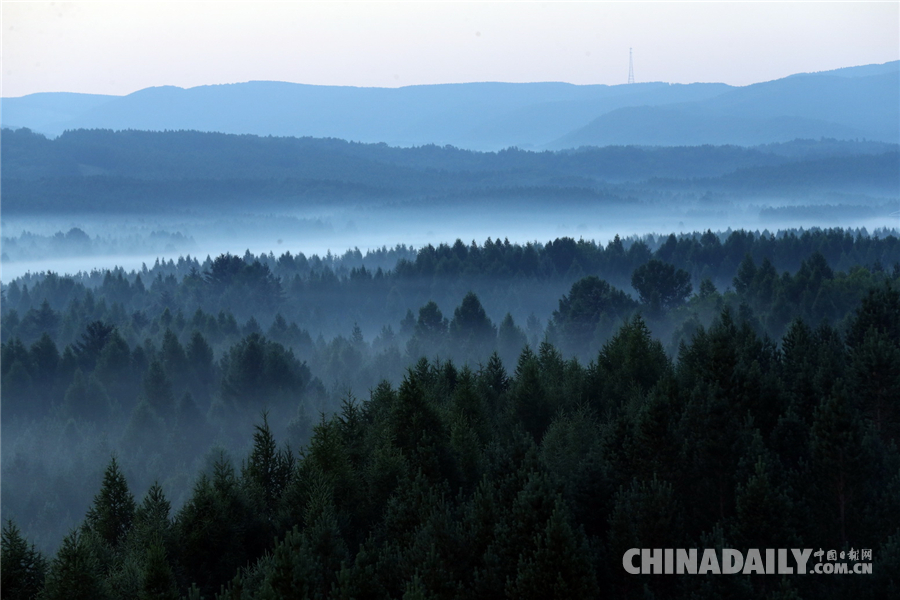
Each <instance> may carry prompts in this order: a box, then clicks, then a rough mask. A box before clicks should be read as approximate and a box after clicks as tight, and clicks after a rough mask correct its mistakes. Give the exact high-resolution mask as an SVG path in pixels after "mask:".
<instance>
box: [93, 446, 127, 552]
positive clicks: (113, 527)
mask: <svg viewBox="0 0 900 600" xmlns="http://www.w3.org/2000/svg"><path fill="white" fill-rule="evenodd" d="M134 508H135V505H134V496H132V495H131V492H130V491H128V483H127V482H126V481H125V476H124V475H123V474H122V472H121V471H120V470H119V464H118V462H117V461H116V458H115V457H113V458H112V460H110V462H109V466H108V467H106V471H105V472H104V474H103V483H102V485H101V486H100V492H99V493H98V494H97V496H95V497H94V504H93V506H91V509H90V510H89V511H88V513H87V515H86V516H85V519H84V530H85V531H86V532H92V533H94V534H96V536H97V537H98V538H99V539H100V540H102V541H103V542H105V543H107V544H109V545H110V546H111V547H112V548H117V547H118V546H119V545H121V544H122V543H124V542H125V536H126V535H128V532H129V531H130V530H131V526H132V523H133V520H134Z"/></svg>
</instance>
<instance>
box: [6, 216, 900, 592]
mask: <svg viewBox="0 0 900 600" xmlns="http://www.w3.org/2000/svg"><path fill="white" fill-rule="evenodd" d="M898 290H900V240H898V237H897V235H896V233H895V232H879V233H878V235H869V234H867V233H865V232H850V231H842V230H815V231H806V232H799V231H789V232H783V233H779V234H778V235H770V234H758V233H749V232H744V231H737V232H726V233H719V234H716V233H713V232H711V231H708V232H706V233H695V234H685V235H680V236H676V235H671V236H648V237H646V238H643V239H637V238H629V239H625V240H622V239H620V238H618V237H617V238H616V239H614V240H613V241H612V242H610V243H609V244H607V245H605V246H603V245H598V244H596V243H593V242H586V241H583V240H581V241H576V240H573V239H571V238H559V239H555V240H553V241H552V242H548V243H546V244H527V245H519V244H510V243H508V242H500V241H496V240H490V239H489V240H486V241H485V242H484V243H481V244H476V243H474V242H473V243H471V244H467V243H463V242H462V241H458V242H457V243H456V244H453V245H439V246H437V247H433V246H428V247H425V248H422V249H419V250H418V251H415V252H414V251H411V250H410V249H408V248H406V247H399V246H398V247H396V248H394V249H388V248H384V249H382V250H380V251H373V252H369V253H367V254H365V255H363V254H362V253H360V252H359V251H354V252H348V253H346V254H344V255H342V256H339V257H338V256H332V255H329V256H326V257H319V256H309V257H307V256H305V255H302V254H296V255H295V254H291V253H289V252H284V253H283V254H282V255H281V256H278V257H276V256H275V255H274V254H268V255H259V256H254V255H252V254H250V253H248V254H247V255H245V256H243V257H237V256H233V255H221V256H218V257H217V258H215V259H213V258H209V259H206V260H204V261H199V260H195V259H192V258H184V259H182V260H180V261H177V262H174V261H173V262H160V263H159V264H157V265H154V266H152V267H150V268H147V269H146V270H143V271H139V272H130V273H126V272H124V271H122V270H115V271H106V272H101V271H96V272H94V273H91V274H85V275H82V276H79V277H62V276H58V275H54V274H41V275H32V276H29V277H27V278H22V279H20V280H18V281H16V282H14V283H12V284H11V285H9V286H8V287H5V288H4V297H3V314H2V327H0V331H2V336H3V341H2V356H0V365H2V388H3V406H2V411H3V412H2V417H3V418H2V426H3V437H2V444H3V448H2V450H3V453H2V457H3V483H4V485H3V488H2V494H3V497H2V503H3V514H4V519H7V518H10V519H12V521H9V522H6V524H5V525H4V529H3V548H2V551H3V561H2V565H3V567H2V573H3V582H2V588H3V597H4V598H6V597H11V598H30V597H35V594H37V593H38V592H40V593H41V594H42V595H41V597H42V598H136V597H137V598H150V597H153V598H179V597H185V596H186V597H188V598H200V597H205V598H209V599H211V598H216V597H218V598H223V599H224V598H294V597H310V598H312V597H318V598H326V597H333V598H351V597H355V598H406V597H409V598H431V597H435V598H488V597H504V596H506V597H535V598H537V597H540V598H548V597H559V598H589V597H606V596H611V597H616V598H633V597H648V596H651V597H673V596H675V597H691V596H693V597H724V596H727V597H746V598H756V597H771V598H782V597H796V596H800V597H806V596H810V597H823V598H843V597H847V596H848V595H850V594H853V595H855V596H859V597H864V598H883V597H889V596H891V595H892V594H894V593H896V592H897V586H898V584H900V579H898V575H897V572H896V565H897V564H900V520H898V517H897V515H898V514H900V454H898V452H897V435H898V432H900V414H898V411H897V406H896V399H897V398H898V397H900V293H898ZM32 542H34V543H35V544H36V546H31V545H30V544H31V543H32ZM633 547H637V548H657V547H664V548H672V547H675V548H685V547H696V548H720V547H733V548H740V549H746V548H791V547H797V548H807V547H809V548H812V547H814V548H819V547H823V548H825V549H836V550H841V549H849V548H850V547H854V548H868V549H872V550H873V553H874V567H873V575H872V576H870V577H869V576H867V577H857V578H852V577H851V578H847V577H838V576H835V577H824V576H818V577H815V576H809V577H777V578H776V577H774V576H755V575H754V576H731V577H723V578H709V577H679V578H676V579H672V578H666V577H646V578H645V577H643V576H631V575H628V574H627V573H625V572H624V571H623V569H622V568H621V560H622V554H623V552H624V551H625V550H626V549H628V548H633Z"/></svg>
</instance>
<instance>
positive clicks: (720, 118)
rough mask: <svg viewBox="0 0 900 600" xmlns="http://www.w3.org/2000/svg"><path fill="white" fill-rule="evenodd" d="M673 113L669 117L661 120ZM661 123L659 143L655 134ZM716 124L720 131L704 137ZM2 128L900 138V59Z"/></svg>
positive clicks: (203, 95) (418, 92) (213, 105)
mask: <svg viewBox="0 0 900 600" xmlns="http://www.w3.org/2000/svg"><path fill="white" fill-rule="evenodd" d="M663 110H665V111H668V112H667V113H666V115H667V120H660V115H661V114H662V112H663ZM650 124H653V127H654V129H655V133H654V134H653V135H652V136H648V135H647V134H646V132H645V130H646V129H647V127H649V126H650ZM715 124H718V126H719V129H717V130H716V131H712V132H710V133H707V134H704V135H700V134H699V132H702V131H703V130H709V129H710V127H711V126H712V125H715ZM2 125H3V127H7V128H9V127H13V128H15V127H28V128H30V129H32V130H34V131H36V132H39V133H43V134H45V135H48V136H50V137H55V136H58V135H59V134H61V133H62V132H63V131H66V130H73V129H113V130H125V129H137V130H148V131H164V130H197V131H210V132H221V133H238V134H242V133H247V134H254V135H263V136H265V135H276V136H289V137H304V136H310V137H334V138H340V139H347V140H354V141H360V142H366V143H377V142H384V143H387V144H390V145H395V146H407V147H408V146H417V145H424V144H437V145H453V146H456V147H459V148H465V149H470V150H482V151H494V150H499V149H502V148H507V147H513V146H515V147H521V148H525V149H565V148H573V147H578V146H579V145H608V144H614V145H632V144H638V145H642V144H648V143H653V144H661V145H685V144H695V143H700V144H704V143H716V144H721V143H724V144H739V145H754V144H762V143H777V142H783V141H787V140H789V139H793V138H797V137H804V138H813V139H817V138H837V139H856V138H865V139H872V140H877V141H883V142H889V143H897V142H900V61H893V62H890V63H884V64H882V65H862V66H858V67H847V68H843V69H837V70H832V71H824V72H818V73H798V74H795V75H791V76H788V77H785V78H781V79H776V80H772V81H769V82H761V83H757V84H752V85H749V86H742V87H735V86H729V85H726V84H722V83H693V84H668V83H664V82H647V83H638V84H621V85H600V84H598V85H583V86H580V85H574V84H569V83H562V82H537V83H504V82H478V83H449V84H437V85H416V86H406V87H402V88H365V87H349V86H316V85H310V84H298V83H289V82H277V81H250V82H244V83H232V84H216V85H207V86H197V87H193V88H180V87H177V86H158V87H150V88H145V89H142V90H138V91H136V92H133V93H131V94H128V95H125V96H103V95H96V94H73V93H67V92H59V93H42V94H32V95H29V96H23V97H20V98H4V99H2ZM701 125H702V126H701ZM642 132H643V133H642Z"/></svg>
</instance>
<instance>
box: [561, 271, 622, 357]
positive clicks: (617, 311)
mask: <svg viewBox="0 0 900 600" xmlns="http://www.w3.org/2000/svg"><path fill="white" fill-rule="evenodd" d="M635 306H636V303H635V302H634V300H632V299H631V298H629V297H628V296H627V295H625V293H624V292H622V291H620V290H617V289H616V288H614V287H612V286H611V285H609V284H608V283H607V282H606V281H603V280H602V279H599V278H597V277H595V276H593V275H592V276H589V277H585V278H584V279H580V280H579V281H576V282H575V283H574V284H573V285H572V289H571V290H570V291H569V293H568V294H567V295H566V296H563V297H562V298H561V299H560V301H559V308H558V309H557V310H556V311H554V312H553V321H554V323H555V324H556V326H557V327H558V328H559V330H560V332H561V334H562V336H563V339H564V340H565V341H566V343H567V344H569V345H570V346H571V348H572V349H573V350H574V351H575V352H577V353H584V352H587V351H588V350H590V348H591V345H592V342H593V341H594V340H595V339H596V340H600V341H602V340H603V339H604V338H606V337H607V336H608V335H609V334H611V333H612V332H613V330H614V328H615V327H616V326H617V325H618V324H619V323H621V322H622V320H623V319H624V318H625V317H626V316H628V314H629V313H630V312H631V310H632V309H633V308H634V307H635Z"/></svg>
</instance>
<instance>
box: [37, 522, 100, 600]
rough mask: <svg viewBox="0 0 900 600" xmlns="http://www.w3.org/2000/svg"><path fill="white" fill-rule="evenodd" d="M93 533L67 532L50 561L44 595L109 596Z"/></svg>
mask: <svg viewBox="0 0 900 600" xmlns="http://www.w3.org/2000/svg"><path fill="white" fill-rule="evenodd" d="M90 537H91V536H90V534H88V533H79V532H78V531H73V532H72V533H70V534H69V535H68V536H66V537H65V538H64V539H63V541H62V545H61V546H60V548H59V550H58V551H57V553H56V556H55V557H54V558H53V561H52V562H51V563H50V568H49V569H48V570H47V579H46V582H45V583H44V589H43V592H42V594H41V598H44V599H46V600H103V599H105V598H107V597H108V595H107V594H106V591H105V589H104V585H103V578H102V575H101V571H100V565H99V561H98V559H97V555H96V553H95V551H94V543H93V541H92V540H91V539H90Z"/></svg>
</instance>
